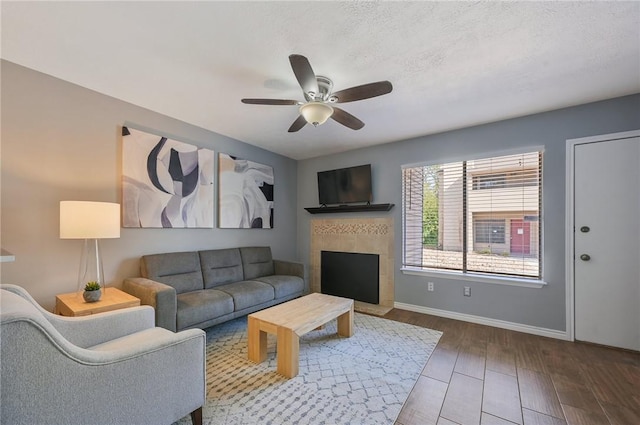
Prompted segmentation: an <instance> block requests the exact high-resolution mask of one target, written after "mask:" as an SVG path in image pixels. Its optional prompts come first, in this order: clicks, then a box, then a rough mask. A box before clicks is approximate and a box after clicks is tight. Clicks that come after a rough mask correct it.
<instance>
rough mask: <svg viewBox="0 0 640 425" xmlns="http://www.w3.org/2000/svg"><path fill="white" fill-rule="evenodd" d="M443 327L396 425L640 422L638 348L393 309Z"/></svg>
mask: <svg viewBox="0 0 640 425" xmlns="http://www.w3.org/2000/svg"><path fill="white" fill-rule="evenodd" d="M385 317H386V318H387V319H392V320H397V321H401V322H405V323H410V324H413V325H418V326H423V327H427V328H430V329H436V330H439V331H442V332H443V335H442V338H441V339H440V342H439V343H438V346H437V347H436V349H435V351H434V352H433V354H432V355H431V358H430V359H429V362H428V363H427V365H426V366H425V368H424V370H423V371H422V374H421V376H420V378H419V379H418V381H417V382H416V385H415V387H414V388H413V390H412V391H411V394H410V395H409V398H408V400H407V402H406V403H405V406H404V408H403V409H402V412H401V413H400V415H399V417H398V420H397V421H396V425H430V424H432V425H452V424H461V425H466V424H475V425H478V424H480V425H513V424H524V425H578V424H581V425H582V424H589V425H591V424H593V425H640V354H639V353H637V352H629V351H623V350H615V349H610V348H605V347H600V346H595V345H591V344H584V343H571V342H567V341H561V340H556V339H551V338H544V337H539V336H535V335H529V334H525V333H520V332H514V331H508V330H504V329H498V328H493V327H489V326H482V325H476V324H473V323H467V322H461V321H457V320H451V319H445V318H441V317H436V316H429V315H426V314H420V313H414V312H409V311H405V310H398V309H394V310H392V311H390V312H389V313H388V314H387V315H386V316H385Z"/></svg>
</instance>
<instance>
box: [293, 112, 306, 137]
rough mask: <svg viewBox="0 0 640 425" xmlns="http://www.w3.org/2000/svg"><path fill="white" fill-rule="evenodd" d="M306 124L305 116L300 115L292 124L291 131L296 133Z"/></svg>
mask: <svg viewBox="0 0 640 425" xmlns="http://www.w3.org/2000/svg"><path fill="white" fill-rule="evenodd" d="M305 124H307V120H305V119H304V117H303V116H302V115H300V116H299V117H298V119H297V120H295V121H294V122H293V124H291V127H289V133H294V132H296V131H298V130H300V129H301V128H302V127H304V126H305Z"/></svg>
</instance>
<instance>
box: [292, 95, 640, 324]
mask: <svg viewBox="0 0 640 425" xmlns="http://www.w3.org/2000/svg"><path fill="white" fill-rule="evenodd" d="M362 118H365V121H366V117H362ZM424 119H425V120H428V119H429V114H428V112H426V111H425V116H424ZM329 124H331V123H329ZM638 128H640V95H632V96H625V97H620V98H616V99H612V100H607V101H602V102H596V103H590V104H585V105H581V106H576V107H571V108H566V109H561V110H557V111H551V112H546V113H540V114H536V115H531V116H526V117H521V118H514V119H510V120H506V121H501V122H496V123H491V124H485V125H479V126H475V127H470V128H465V129H461V130H455V131H449V132H446V133H441V134H436V135H431V136H425V137H418V138H415V139H411V140H405V141H399V142H395V143H389V144H384V145H379V146H375V147H370V148H364V149H358V150H353V151H350V152H346V153H341V154H336V155H331V156H324V157H319V158H314V159H309V160H304V161H300V162H299V164H298V249H299V252H300V257H301V258H302V260H303V261H305V262H306V263H307V264H308V263H309V261H310V260H309V245H310V227H309V226H310V224H309V223H310V220H311V219H312V218H313V217H314V216H312V215H311V214H309V213H307V212H306V211H305V210H304V209H303V208H304V207H311V206H318V191H317V179H316V173H317V172H318V171H324V170H330V169H335V168H343V167H349V166H354V165H361V164H369V163H370V164H371V165H372V178H373V201H374V203H394V204H395V205H396V206H395V207H394V208H393V209H392V210H391V211H390V212H386V213H341V214H332V215H326V216H324V215H323V216H320V217H322V218H356V217H358V216H363V217H364V216H366V217H376V216H385V217H387V216H389V215H390V216H391V217H393V220H394V234H395V236H394V237H395V267H396V270H395V273H394V276H395V301H396V302H401V303H406V304H412V305H415V306H419V307H428V308H432V309H439V310H445V311H448V312H454V313H462V314H468V315H474V316H480V317H483V318H488V319H496V320H502V321H507V322H512V323H517V324H521V325H529V326H534V327H540V328H545V329H551V330H557V331H564V330H565V326H566V325H565V321H566V314H565V291H566V287H565V284H566V282H565V246H564V245H565V243H564V242H565V231H566V229H565V168H566V166H565V156H566V155H565V149H566V140H567V139H573V138H578V137H585V136H593V135H598V134H607V133H615V132H621V131H628V130H634V129H638ZM345 131H347V130H345ZM362 131H367V130H366V127H365V128H364V129H363V130H362ZM537 146H543V147H544V164H543V167H544V168H543V179H544V181H543V220H544V280H545V281H546V282H547V283H548V285H547V286H546V287H543V288H540V289H538V288H523V287H515V286H505V285H497V284H489V283H480V282H473V281H471V282H470V281H460V280H451V279H441V278H435V277H428V278H427V277H423V276H412V275H404V274H402V273H401V271H400V267H401V264H402V206H401V199H402V194H401V190H402V186H401V175H402V174H401V166H402V165H403V164H412V163H419V162H425V161H435V162H446V161H449V160H460V159H463V158H464V157H467V156H476V157H477V156H478V155H492V154H494V153H500V152H503V151H508V150H512V149H522V148H527V147H537ZM603 160H606V159H605V158H603ZM594 172H596V171H595V170H594ZM359 214H360V215H359ZM316 217H318V216H316ZM427 281H431V282H434V283H435V291H434V292H427ZM464 286H470V287H471V294H472V296H471V297H464V296H463V292H462V291H463V287H464Z"/></svg>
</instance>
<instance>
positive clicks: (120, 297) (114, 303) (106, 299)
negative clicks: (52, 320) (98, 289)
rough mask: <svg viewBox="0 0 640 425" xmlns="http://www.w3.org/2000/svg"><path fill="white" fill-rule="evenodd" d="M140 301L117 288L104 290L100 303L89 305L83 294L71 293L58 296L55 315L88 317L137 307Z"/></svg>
mask: <svg viewBox="0 0 640 425" xmlns="http://www.w3.org/2000/svg"><path fill="white" fill-rule="evenodd" d="M139 305H140V300H139V299H138V298H136V297H134V296H133V295H129V294H127V293H126V292H123V291H121V290H120V289H117V288H111V287H108V288H103V291H102V298H100V301H96V302H94V303H88V302H86V301H85V300H84V299H83V298H82V293H78V292H70V293H68V294H61V295H56V307H55V310H54V313H56V314H59V315H61V316H88V315H90V314H96V313H103V312H105V311H111V310H117V309H119V308H127V307H136V306H139Z"/></svg>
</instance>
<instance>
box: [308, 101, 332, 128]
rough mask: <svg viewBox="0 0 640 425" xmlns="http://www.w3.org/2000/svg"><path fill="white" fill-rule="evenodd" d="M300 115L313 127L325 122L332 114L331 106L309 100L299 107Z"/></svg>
mask: <svg viewBox="0 0 640 425" xmlns="http://www.w3.org/2000/svg"><path fill="white" fill-rule="evenodd" d="M300 115H302V116H303V117H304V119H305V120H306V121H307V122H308V123H309V124H311V125H313V126H314V127H317V126H319V125H321V124H324V123H325V122H327V120H328V119H329V117H331V115H333V108H332V107H331V106H329V105H327V104H326V103H323V102H309V103H305V104H304V105H302V106H301V107H300Z"/></svg>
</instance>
